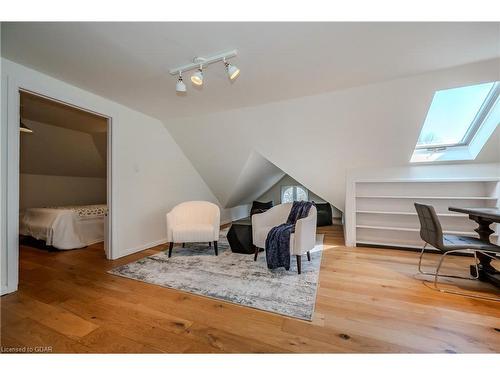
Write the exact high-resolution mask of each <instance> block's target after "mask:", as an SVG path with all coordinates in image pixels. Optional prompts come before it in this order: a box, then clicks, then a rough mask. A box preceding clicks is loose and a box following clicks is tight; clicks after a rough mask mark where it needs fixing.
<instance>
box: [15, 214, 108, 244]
mask: <svg viewBox="0 0 500 375" xmlns="http://www.w3.org/2000/svg"><path fill="white" fill-rule="evenodd" d="M107 213H108V208H107V206H106V205H105V204H95V205H87V206H64V207H44V208H27V209H25V210H23V211H21V213H20V217H19V234H21V235H23V236H30V237H33V238H35V239H37V240H42V241H45V244H46V245H47V246H52V247H54V248H56V249H59V250H69V249H79V248H82V247H85V246H89V245H92V244H94V243H97V242H102V241H104V218H105V216H106V215H107Z"/></svg>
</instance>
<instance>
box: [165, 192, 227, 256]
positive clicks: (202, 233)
mask: <svg viewBox="0 0 500 375" xmlns="http://www.w3.org/2000/svg"><path fill="white" fill-rule="evenodd" d="M219 230H220V209H219V207H218V206H217V205H215V204H213V203H210V202H204V201H191V202H184V203H180V204H178V205H177V206H175V207H174V208H173V209H172V211H170V212H169V213H168V214H167V242H168V243H169V249H168V257H169V258H170V257H171V256H172V248H173V247H174V243H182V247H184V245H185V243H186V242H208V246H209V247H211V246H212V244H211V243H212V241H213V243H214V250H215V255H218V252H217V240H218V239H219Z"/></svg>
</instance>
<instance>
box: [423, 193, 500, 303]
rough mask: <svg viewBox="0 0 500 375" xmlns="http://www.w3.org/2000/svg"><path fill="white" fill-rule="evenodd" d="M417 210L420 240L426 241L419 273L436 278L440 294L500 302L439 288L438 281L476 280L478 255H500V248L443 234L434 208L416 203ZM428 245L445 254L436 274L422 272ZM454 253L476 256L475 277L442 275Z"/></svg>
mask: <svg viewBox="0 0 500 375" xmlns="http://www.w3.org/2000/svg"><path fill="white" fill-rule="evenodd" d="M415 209H416V210H417V214H418V220H419V221H420V238H422V240H423V241H424V247H423V248H422V252H421V253H420V259H419V262H418V271H419V272H420V273H422V274H424V275H431V276H434V287H435V288H436V289H437V290H439V291H440V292H444V293H453V294H459V295H462V296H467V297H474V298H481V299H487V300H492V301H500V298H494V297H486V296H482V295H477V294H470V293H463V292H460V291H456V290H450V289H442V288H439V287H438V284H437V281H438V277H439V276H444V277H453V278H458V279H466V280H476V279H478V277H479V267H478V263H479V262H478V259H477V253H478V252H480V253H481V254H485V255H487V256H490V255H489V254H488V253H486V251H488V252H494V253H500V246H496V245H493V244H491V243H489V242H486V241H483V240H480V239H479V238H475V237H469V236H455V235H449V234H443V229H442V227H441V223H440V222H439V218H438V216H437V215H436V211H435V210H434V207H432V206H430V205H426V204H420V203H415ZM427 245H432V246H434V247H435V248H436V249H438V250H439V251H441V252H442V253H443V254H442V255H441V259H440V260H439V263H438V266H437V268H436V272H435V273H432V272H424V271H422V258H423V256H424V252H425V248H426V246H427ZM453 253H462V254H471V255H473V256H474V266H475V267H476V276H475V277H464V276H457V275H440V274H439V270H440V269H441V266H442V265H443V261H444V259H445V257H446V255H449V254H453Z"/></svg>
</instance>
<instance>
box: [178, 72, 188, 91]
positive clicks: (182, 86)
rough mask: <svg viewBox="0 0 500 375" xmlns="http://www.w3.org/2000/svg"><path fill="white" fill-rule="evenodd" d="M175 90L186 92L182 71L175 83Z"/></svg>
mask: <svg viewBox="0 0 500 375" xmlns="http://www.w3.org/2000/svg"><path fill="white" fill-rule="evenodd" d="M175 91H177V92H186V85H185V84H184V81H183V80H182V72H179V79H178V80H177V84H176V85H175Z"/></svg>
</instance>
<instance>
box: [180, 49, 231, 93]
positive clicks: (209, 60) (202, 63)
mask: <svg viewBox="0 0 500 375" xmlns="http://www.w3.org/2000/svg"><path fill="white" fill-rule="evenodd" d="M237 54H238V51H237V50H232V51H228V52H224V53H220V54H218V55H213V56H207V57H195V58H194V59H193V62H192V63H190V64H186V65H183V66H179V67H177V68H174V69H171V70H170V74H172V75H179V79H178V81H177V84H176V86H175V89H176V91H177V92H186V85H185V84H184V82H183V81H182V73H183V72H188V71H190V70H195V69H196V70H197V71H196V72H195V73H194V74H193V75H192V76H191V82H192V83H193V84H194V85H195V86H202V85H203V82H204V68H206V67H207V66H208V65H210V64H214V63H217V62H219V61H221V62H223V64H224V67H225V69H226V72H227V75H228V77H229V79H230V80H231V81H234V80H235V79H236V78H237V77H238V76H239V74H240V69H238V67H237V66H235V65H231V64H229V63H228V62H227V61H226V60H227V59H230V58H232V57H235V56H236V55H237Z"/></svg>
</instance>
